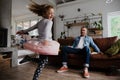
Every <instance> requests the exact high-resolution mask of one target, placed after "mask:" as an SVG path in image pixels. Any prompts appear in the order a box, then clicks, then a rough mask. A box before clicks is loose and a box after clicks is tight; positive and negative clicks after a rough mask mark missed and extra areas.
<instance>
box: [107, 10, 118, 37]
mask: <svg viewBox="0 0 120 80" xmlns="http://www.w3.org/2000/svg"><path fill="white" fill-rule="evenodd" d="M108 26H109V27H110V28H109V30H110V36H118V37H119V38H120V11H118V12H113V13H110V14H109V16H108Z"/></svg>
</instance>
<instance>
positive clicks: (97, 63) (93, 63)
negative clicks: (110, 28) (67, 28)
mask: <svg viewBox="0 0 120 80" xmlns="http://www.w3.org/2000/svg"><path fill="white" fill-rule="evenodd" d="M73 40H74V39H73V38H68V39H58V42H59V43H60V45H61V46H65V45H72V43H73ZM93 40H94V42H95V43H96V44H97V46H98V47H99V48H100V50H101V52H102V53H100V54H91V57H90V67H91V68H110V67H116V68H117V69H120V54H116V55H114V56H108V55H106V54H104V52H105V51H106V50H107V49H108V48H110V46H111V45H113V44H114V43H115V42H116V41H117V40H118V38H117V36H114V37H105V38H94V39H93ZM61 54H62V53H59V55H58V56H49V63H50V64H55V65H60V64H61V61H62V59H61ZM68 65H69V66H70V65H71V66H76V67H82V65H83V60H82V56H78V55H75V54H69V55H68Z"/></svg>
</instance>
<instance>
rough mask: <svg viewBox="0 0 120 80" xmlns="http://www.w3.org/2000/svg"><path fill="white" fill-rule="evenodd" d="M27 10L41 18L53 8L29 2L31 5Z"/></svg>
mask: <svg viewBox="0 0 120 80" xmlns="http://www.w3.org/2000/svg"><path fill="white" fill-rule="evenodd" d="M28 8H29V10H30V11H32V12H33V13H35V14H37V15H38V16H43V15H44V14H45V13H46V12H47V11H48V10H49V9H51V8H53V6H51V5H48V4H42V5H40V4H37V3H36V2H34V1H32V0H31V4H29V5H28Z"/></svg>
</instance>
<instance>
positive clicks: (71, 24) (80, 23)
mask: <svg viewBox="0 0 120 80" xmlns="http://www.w3.org/2000/svg"><path fill="white" fill-rule="evenodd" d="M88 24H89V23H88V22H79V23H70V24H65V26H66V27H75V26H84V25H88Z"/></svg>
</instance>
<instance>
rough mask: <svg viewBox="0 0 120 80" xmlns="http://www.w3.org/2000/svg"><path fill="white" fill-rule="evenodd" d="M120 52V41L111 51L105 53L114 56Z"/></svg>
mask: <svg viewBox="0 0 120 80" xmlns="http://www.w3.org/2000/svg"><path fill="white" fill-rule="evenodd" d="M119 51H120V39H119V40H118V41H117V42H115V43H114V44H113V45H112V46H111V47H110V48H109V49H107V50H106V51H105V53H106V54H108V55H110V56H113V55H115V54H117V53H118V52H119Z"/></svg>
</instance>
